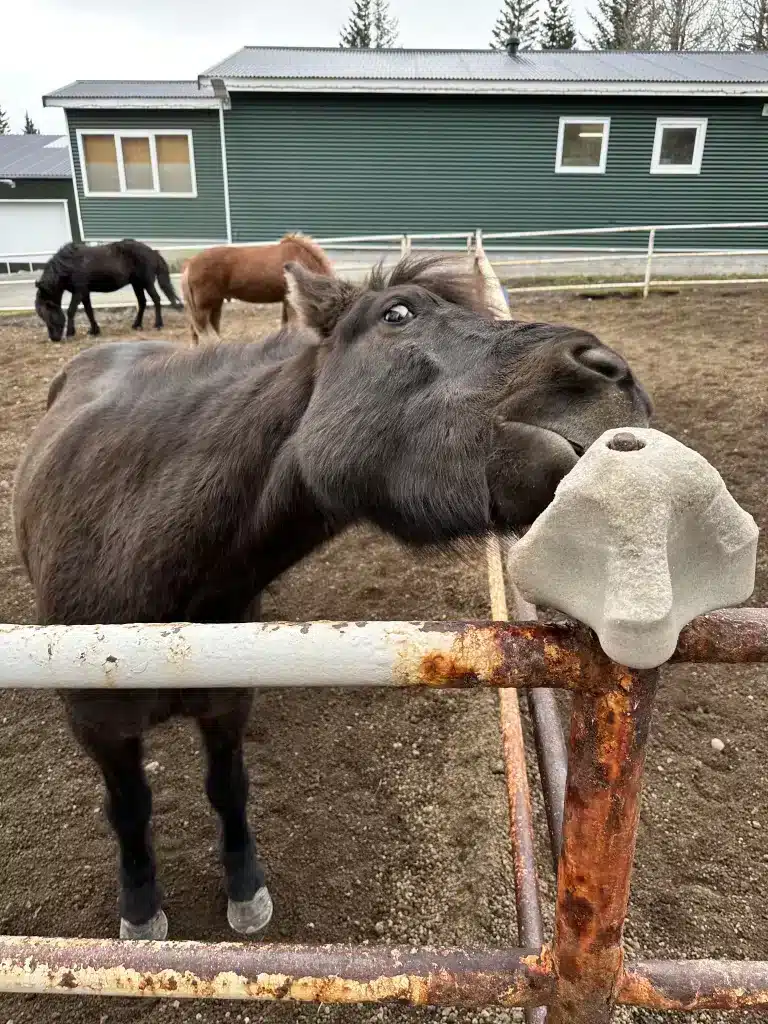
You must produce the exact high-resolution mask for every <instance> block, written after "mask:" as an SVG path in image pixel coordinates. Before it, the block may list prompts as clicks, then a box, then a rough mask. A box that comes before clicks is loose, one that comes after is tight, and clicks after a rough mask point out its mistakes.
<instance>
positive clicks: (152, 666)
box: [0, 608, 768, 693]
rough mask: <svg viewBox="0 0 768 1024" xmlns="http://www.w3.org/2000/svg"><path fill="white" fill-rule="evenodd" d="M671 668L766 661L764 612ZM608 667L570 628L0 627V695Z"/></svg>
mask: <svg viewBox="0 0 768 1024" xmlns="http://www.w3.org/2000/svg"><path fill="white" fill-rule="evenodd" d="M673 660H675V661H699V662H703V661H712V662H717V661H724V662H737V661H750V662H768V609H761V608H749V609H739V610H738V611H729V612H720V613H717V614H715V615H709V616H704V617H702V618H701V619H697V620H695V621H694V622H693V623H692V624H691V625H690V626H688V627H687V628H686V629H685V630H683V632H682V634H681V637H680V645H679V647H678V651H677V653H676V654H675V656H674V658H673ZM610 665H611V662H610V661H609V660H608V658H607V657H606V656H605V654H603V652H602V651H601V650H600V648H599V646H598V644H597V642H596V640H595V637H594V635H593V634H592V632H591V631H590V630H589V629H587V627H586V626H582V625H580V624H578V623H567V622H566V623H535V622H531V623H519V624H518V623H498V622H496V623H494V622H486V623H473V622H335V623H332V622H311V623H274V622H246V623H233V624H200V623H196V624H195V623H193V624H177V625H174V624H168V623H164V624H138V625H107V626H13V625H11V626H0V688H19V687H21V688H24V687H36V688H48V689H95V688H108V689H141V688H143V687H150V688H153V689H163V688H169V689H176V688H180V687H209V688H210V687H233V686H249V687H269V686H355V687H358V686H427V687H474V686H512V687H522V686H554V687H560V688H565V689H570V690H576V691H589V692H593V693H597V692H601V691H602V690H604V689H605V687H606V686H610V685H613V683H612V682H611V675H610V671H609V666H610ZM606 680H608V681H607V682H606Z"/></svg>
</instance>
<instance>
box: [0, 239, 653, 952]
mask: <svg viewBox="0 0 768 1024" xmlns="http://www.w3.org/2000/svg"><path fill="white" fill-rule="evenodd" d="M286 275H287V283H288V301H289V302H290V303H291V305H292V308H293V311H294V312H295V314H296V318H295V319H294V321H293V322H292V324H291V325H290V326H289V327H287V328H286V329H284V330H283V331H282V332H280V333H278V334H276V335H274V336H273V337H272V338H271V339H269V340H268V341H267V342H266V343H263V344H262V343H260V344H243V345H218V346H207V347H205V348H201V349H189V348H187V347H186V346H185V347H182V346H179V345H174V344H170V343H166V342H161V341H153V342H148V341H145V342H139V343H138V344H126V343H123V344H111V345H108V346H107V345H104V346H100V347H98V348H93V349H90V350H88V351H85V352H83V353H81V354H80V355H78V356H77V357H76V358H74V359H73V360H72V361H71V362H70V363H69V364H68V365H67V366H66V367H65V368H64V370H62V371H61V373H60V374H59V375H58V376H57V377H56V379H55V380H54V381H53V383H52V385H51V389H50V394H49V409H48V412H47V413H46V415H45V417H44V418H43V420H42V422H41V423H40V424H39V426H38V427H37V429H36V430H35V432H34V434H33V435H32V438H31V441H30V443H29V446H28V448H27V451H26V454H25V456H24V458H23V461H22V464H21V467H20V469H19V473H18V478H17V481H16V491H15V496H14V517H15V523H16V530H17V537H18V543H19V547H20V550H21V553H22V557H23V559H24V563H25V565H26V568H27V571H28V573H29V576H30V578H31V580H32V583H33V585H34V588H35V593H36V598H37V608H38V614H39V618H40V621H41V622H42V623H45V624H48V623H64V624H76V623H119V622H122V623H130V622H170V621H174V620H175V621H179V620H192V621H204V622H205V621H207V622H232V621H242V620H243V619H244V618H246V612H247V609H248V607H249V605H250V604H251V602H252V601H253V600H254V598H256V597H257V596H258V595H259V593H260V592H261V591H262V590H263V588H264V587H266V586H267V584H268V583H269V582H270V581H271V580H274V579H275V577H276V576H278V575H279V574H280V573H282V572H283V571H284V570H286V569H287V568H288V567H289V566H291V565H293V564H294V563H296V562H297V561H299V560H300V559H301V558H303V557H304V556H305V555H307V554H308V553H309V552H310V551H312V550H313V549H314V548H316V547H317V546H318V545H320V544H322V543H323V542H324V541H326V540H327V539H328V538H329V537H331V536H332V535H334V534H338V533H339V532H340V531H342V530H344V529H345V528H346V527H347V526H349V525H350V524H352V523H355V522H359V521H361V520H368V521H370V522H373V523H375V524H377V525H378V526H379V527H381V528H382V529H383V530H385V531H386V532H388V533H389V534H392V535H394V536H395V537H397V538H399V539H400V540H402V541H405V542H410V543H412V544H414V545H427V544H429V545H431V544H450V543H451V542H453V541H456V540H459V539H461V538H472V537H483V536H484V535H486V534H487V533H488V532H489V531H492V530H498V531H506V530H512V529H514V528H518V527H520V526H522V525H524V524H527V523H530V522H531V521H532V520H533V519H534V518H535V517H536V516H537V515H538V514H539V513H540V512H541V511H542V510H543V509H544V508H545V507H546V506H547V504H548V503H549V502H550V500H551V499H552V496H553V492H554V489H555V487H556V485H557V483H558V482H559V480H560V479H561V478H562V477H563V476H564V475H565V474H566V473H568V472H569V470H570V469H571V468H572V467H573V466H574V465H575V463H576V461H577V459H578V455H579V453H581V452H582V451H583V449H585V448H586V447H587V446H588V445H590V444H591V443H592V442H593V441H594V440H595V438H597V437H598V436H599V435H600V434H601V433H602V432H603V431H604V430H606V429H607V428H609V427H617V426H644V425H646V424H647V422H648V417H649V414H650V404H649V400H648V398H647V396H646V394H645V392H644V391H643V390H642V388H641V387H640V386H639V385H638V384H637V383H636V382H635V380H634V378H633V376H632V373H631V371H630V368H629V366H628V365H627V364H626V363H625V361H624V360H623V359H622V358H621V356H619V355H617V354H616V353H615V352H613V351H612V350H611V349H609V348H606V347H605V346H604V345H602V344H601V343H600V342H599V341H598V340H597V338H595V337H594V336H593V335H591V334H588V333H586V332H585V331H582V330H577V329H574V328H570V327H554V326H550V325H548V324H523V323H515V322H508V321H507V322H498V321H495V320H493V319H492V318H491V317H490V316H489V315H488V313H487V311H486V310H485V309H484V308H483V306H482V305H481V303H480V300H479V299H478V297H477V289H476V280H475V279H474V278H473V277H472V276H471V275H467V274H465V273H464V271H463V270H462V272H458V271H456V270H455V269H447V268H446V266H444V265H443V262H442V261H439V260H438V261H436V260H435V259H434V258H433V259H430V260H408V261H404V262H402V263H401V264H399V265H398V266H397V267H396V268H395V269H394V270H393V271H392V273H391V275H390V276H389V278H386V277H384V276H383V274H381V273H378V272H377V273H375V274H374V276H373V278H372V279H371V280H370V281H369V282H368V284H367V286H364V287H357V286H354V285H352V284H350V283H348V282H345V281H341V280H339V279H338V278H334V277H326V276H321V275H317V274H314V273H312V272H310V271H308V270H306V269H304V268H303V267H301V266H299V265H298V264H288V266H287V268H286ZM62 697H63V700H64V703H65V706H66V710H67V713H68V716H69V720H70V723H71V725H72V728H73V730H74V732H75V735H76V736H77V738H78V740H79V741H80V743H81V744H82V745H83V747H84V748H85V750H86V751H87V752H88V753H89V754H90V755H91V757H93V758H94V760H95V761H96V762H97V763H98V765H99V766H100V768H101V770H102V772H103V774H104V779H105V782H106V787H107V793H108V797H107V814H108V816H109V820H110V822H111V823H112V826H113V827H114V829H115V832H116V833H117V838H118V841H119V844H120V864H121V867H120V912H121V917H122V921H121V930H120V933H121V935H123V936H130V937H136V938H139V937H141V938H150V937H151V938H159V937H162V936H164V935H165V933H166V929H167V922H166V919H165V915H164V914H163V911H162V909H161V895H160V891H159V889H158V885H157V883H156V880H155V864H154V857H153V852H152V846H151V842H150V838H149V823H150V813H151V795H150V790H149V786H148V785H147V781H146V779H145V777H144V774H143V772H142V733H143V732H144V731H145V730H146V729H147V728H148V727H149V726H151V725H152V724H154V723H156V722H160V721H163V720H164V719H166V718H168V717H169V716H170V715H174V714H183V715H189V716H192V717H193V718H195V719H196V720H197V723H198V725H199V727H200V730H201V732H202V736H203V741H204V744H205V748H206V752H207V758H208V775H207V787H206V788H207V793H208V796H209V798H210V801H211V803H212V805H213V806H214V808H215V809H216V811H217V812H218V814H219V816H220V818H221V825H222V860H223V864H224V870H225V873H226V880H227V890H228V894H229V912H228V918H229V921H230V924H231V925H232V926H233V927H234V928H235V929H236V930H238V931H241V932H244V933H254V932H257V931H259V930H260V929H261V928H263V927H264V926H265V925H266V924H267V922H268V920H269V918H270V916H271V900H270V898H269V893H268V891H267V888H266V886H265V884H264V875H263V872H262V870H261V868H260V867H259V866H258V863H257V860H256V857H255V853H254V845H253V841H252V838H251V834H250V831H249V828H248V824H247V820H246V796H247V788H248V787H247V776H246V772H245V768H244V765H243V753H242V743H243V733H244V729H245V724H246V719H247V716H248V713H249V709H250V707H251V692H250V691H247V690H232V691H222V690H177V691H172V690H157V691H146V690H141V691H127V692H126V691H123V692H109V691H100V692H93V691H79V692H74V691H68V692H65V693H63V694H62Z"/></svg>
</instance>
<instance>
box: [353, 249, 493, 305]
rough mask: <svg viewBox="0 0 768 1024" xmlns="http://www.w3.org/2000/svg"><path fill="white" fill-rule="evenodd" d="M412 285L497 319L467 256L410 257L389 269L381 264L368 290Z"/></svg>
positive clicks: (376, 269)
mask: <svg viewBox="0 0 768 1024" xmlns="http://www.w3.org/2000/svg"><path fill="white" fill-rule="evenodd" d="M409 284H414V285H418V286H419V287H421V288H424V289H426V290H427V291H429V292H432V294H433V295H437V296H439V297H440V298H441V299H443V300H444V301H445V302H450V303H452V304H453V305H455V306H461V307H463V308H464V309H470V310H473V311H474V312H476V313H480V314H481V315H484V316H489V317H492V316H493V310H492V308H491V306H490V305H489V304H488V302H487V300H486V297H485V288H484V283H483V280H482V278H481V277H480V276H479V275H478V274H477V272H476V271H475V269H474V266H473V265H472V264H470V263H469V261H468V259H467V258H466V257H464V258H463V259H462V258H458V257H455V256H406V257H404V258H403V259H401V260H400V261H399V262H398V263H396V264H395V266H394V267H391V268H389V269H388V268H385V267H384V266H383V264H381V263H380V264H379V265H378V266H377V267H375V268H374V269H373V271H372V272H371V274H370V277H369V278H368V280H367V282H366V288H367V289H369V290H370V291H377V292H381V291H386V290H387V289H390V288H397V287H399V286H402V285H409Z"/></svg>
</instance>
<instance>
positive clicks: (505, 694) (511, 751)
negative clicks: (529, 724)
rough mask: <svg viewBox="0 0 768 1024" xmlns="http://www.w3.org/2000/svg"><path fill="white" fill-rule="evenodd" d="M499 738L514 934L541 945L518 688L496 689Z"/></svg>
mask: <svg viewBox="0 0 768 1024" xmlns="http://www.w3.org/2000/svg"><path fill="white" fill-rule="evenodd" d="M499 712H500V718H501V742H502V749H503V751H504V766H505V769H506V777H507V799H508V802H509V833H510V839H511V842H512V856H513V862H514V868H515V908H516V910H517V937H518V941H519V942H520V944H521V945H522V946H527V947H530V946H535V947H541V945H542V944H543V942H544V924H543V922H542V918H541V898H540V894H539V882H538V878H537V877H536V853H535V838H534V831H533V813H532V811H531V792H530V788H529V785H528V771H527V768H526V763H525V740H524V739H523V726H522V722H521V719H520V705H519V703H518V699H517V691H516V690H509V689H502V690H499ZM546 1016H547V1014H546V1010H545V1009H544V1008H542V1007H540V1006H537V1007H529V1008H528V1009H527V1010H526V1011H525V1017H526V1021H527V1024H544V1021H545V1020H546Z"/></svg>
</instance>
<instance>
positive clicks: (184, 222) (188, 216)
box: [67, 110, 227, 242]
mask: <svg viewBox="0 0 768 1024" xmlns="http://www.w3.org/2000/svg"><path fill="white" fill-rule="evenodd" d="M67 122H68V125H69V136H70V142H71V145H72V154H73V157H74V163H75V177H76V180H77V189H78V195H79V196H80V213H81V216H82V218H83V230H84V231H85V236H86V238H87V239H88V240H89V241H100V240H105V239H112V238H125V237H126V236H129V237H131V238H139V239H146V240H148V241H155V242H157V241H165V242H174V241H178V242H219V241H225V240H226V237H227V221H226V212H225V206H224V173H223V170H222V160H221V141H220V129H219V113H218V111H217V110H212V111H207V110H205V111H201V110H194V111H179V110H70V111H68V112H67ZM78 128H80V129H83V130H87V129H89V128H90V129H94V128H102V129H109V128H114V129H116V130H117V129H120V128H146V129H148V130H152V131H158V130H160V129H162V128H185V129H187V130H190V131H191V132H192V145H193V147H194V151H195V173H196V176H197V198H195V199H163V198H160V197H152V198H138V197H137V198H134V197H131V198H128V197H126V198H125V199H123V198H102V199H98V198H95V197H90V196H84V195H83V182H82V173H81V170H80V155H79V153H78V149H77V129H78Z"/></svg>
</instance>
